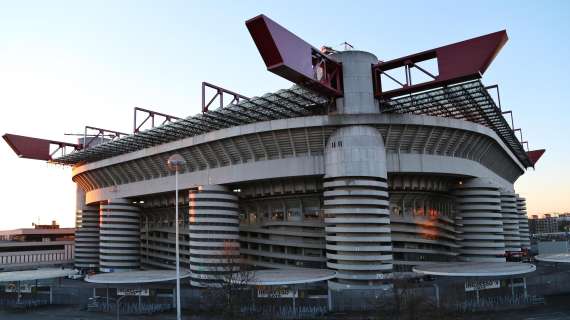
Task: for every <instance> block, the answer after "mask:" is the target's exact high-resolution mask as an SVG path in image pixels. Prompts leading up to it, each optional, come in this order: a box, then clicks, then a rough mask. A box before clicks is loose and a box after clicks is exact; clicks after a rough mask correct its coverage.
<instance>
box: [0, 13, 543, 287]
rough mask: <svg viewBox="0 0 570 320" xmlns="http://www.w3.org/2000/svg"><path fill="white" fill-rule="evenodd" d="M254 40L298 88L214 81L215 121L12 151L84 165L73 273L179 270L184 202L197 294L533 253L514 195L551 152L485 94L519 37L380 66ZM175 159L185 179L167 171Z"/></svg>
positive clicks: (185, 256) (261, 23)
mask: <svg viewBox="0 0 570 320" xmlns="http://www.w3.org/2000/svg"><path fill="white" fill-rule="evenodd" d="M246 26H247V28H248V30H249V32H250V34H251V36H252V38H253V41H254V43H255V45H256V46H257V48H258V50H259V52H260V55H261V57H262V60H263V62H264V63H265V65H266V66H267V69H268V70H269V71H271V72H273V73H275V74H276V75H278V76H281V77H284V78H285V79H288V80H290V81H292V82H293V83H294V85H293V86H292V87H290V88H288V89H282V90H279V91H276V92H271V93H266V94H263V95H261V96H259V97H252V98H248V97H245V96H243V95H240V94H238V93H235V92H233V91H230V90H227V89H224V88H221V87H217V86H214V85H212V84H209V83H203V97H202V109H203V110H202V111H203V112H202V113H201V114H198V115H196V116H191V117H187V118H177V117H173V116H170V115H167V114H163V113H159V112H155V111H151V110H146V109H140V108H136V109H135V119H134V130H133V133H132V134H124V133H121V132H117V131H112V130H105V129H100V128H94V127H86V128H85V134H84V136H83V137H82V138H80V139H79V142H78V143H68V142H60V141H51V140H45V139H39V138H31V137H24V136H17V135H12V134H5V135H4V136H3V137H4V139H5V140H6V142H7V143H8V144H9V145H10V146H11V147H12V149H13V150H14V151H15V152H16V154H18V155H19V156H20V157H24V158H31V159H38V160H44V161H48V162H50V163H56V164H62V165H67V166H71V167H72V179H73V181H74V182H75V183H76V184H77V211H76V221H77V224H76V237H75V257H74V259H75V260H74V261H75V266H76V267H77V268H80V269H84V270H97V271H98V272H125V271H131V270H139V269H152V270H155V269H159V270H160V269H162V270H168V269H174V268H175V261H176V255H175V253H176V248H175V220H174V217H173V212H174V207H175V201H176V199H179V200H178V204H179V205H180V211H179V212H180V223H179V226H180V230H181V234H180V237H179V239H180V261H181V266H182V267H183V268H188V269H189V270H190V280H189V281H190V283H191V284H192V285H196V286H210V285H215V284H216V283H217V282H218V281H219V276H220V274H223V273H224V272H228V270H231V267H230V268H226V267H225V266H224V265H225V264H228V263H230V262H229V261H233V258H236V259H238V258H239V259H240V261H242V262H243V263H245V264H247V265H248V266H249V267H250V268H252V269H299V270H300V269H306V268H309V269H329V270H333V271H335V272H336V274H335V278H333V279H331V280H329V287H330V288H332V289H335V290H343V289H367V288H378V287H382V286H384V285H386V284H389V283H390V281H391V279H392V278H393V277H394V276H395V275H400V274H401V275H406V274H411V273H412V268H413V267H415V266H421V265H425V264H429V263H433V262H455V261H467V262H505V261H507V260H516V259H519V258H520V257H521V256H523V255H525V252H526V251H527V250H528V249H529V247H530V241H529V230H528V222H527V216H526V203H525V198H524V197H523V196H522V195H519V194H517V191H516V190H515V189H514V183H515V181H516V180H517V179H518V178H519V177H520V176H521V175H522V174H524V173H525V171H526V170H527V169H528V168H534V165H535V163H536V162H537V161H538V159H539V158H540V156H541V155H542V154H543V153H544V150H542V149H541V150H529V147H528V142H526V141H524V140H523V137H522V130H521V129H520V128H516V127H515V125H514V121H513V114H512V112H511V111H508V110H503V109H502V108H501V104H500V99H499V96H498V86H496V85H495V86H486V85H484V84H483V81H482V75H483V73H484V72H485V71H486V70H487V68H488V67H489V66H490V64H491V63H492V61H493V59H494V57H495V56H496V55H497V54H498V53H499V51H500V49H501V48H502V47H503V46H504V45H505V43H506V42H507V39H508V37H507V34H506V31H499V32H495V33H491V34H488V35H484V36H481V37H477V38H473V39H469V40H465V41H462V42H458V43H454V44H450V45H446V46H443V47H439V48H436V49H430V50H427V51H424V52H420V53H416V54H412V55H409V56H406V57H401V58H397V59H393V60H389V61H379V60H378V58H377V57H376V56H375V55H374V54H372V53H369V52H364V51H358V50H352V49H350V48H347V50H344V51H336V50H332V49H331V48H327V47H323V48H322V49H320V50H319V49H316V48H315V47H313V46H311V45H310V44H308V43H306V42H305V41H304V40H302V39H301V38H299V37H298V36H296V35H294V34H293V33H291V32H289V31H288V30H287V29H285V28H283V27H282V26H280V25H279V24H277V23H276V22H274V21H272V20H271V19H269V18H268V17H266V16H264V15H260V16H257V17H255V18H252V19H250V20H248V21H247V22H246ZM212 90H213V91H214V92H215V94H214V95H213V97H206V93H207V92H208V91H210V92H211V91H212ZM224 97H225V98H226V100H225V102H224ZM228 97H229V100H228ZM217 102H219V107H217V108H215V109H214V108H213V106H214V105H215V104H216V103H217ZM228 102H229V103H228ZM141 114H144V117H142V118H141V116H140V115H141ZM137 115H138V116H139V117H138V119H137ZM506 117H510V118H506ZM155 118H156V119H161V120H162V121H163V122H162V124H160V125H156V126H155ZM157 121H158V120H157ZM151 123H152V124H151ZM159 123H160V121H159ZM143 124H144V125H146V126H149V125H150V128H149V127H147V128H146V129H144V130H143V129H142V128H143ZM517 132H518V133H519V134H520V135H517ZM525 146H526V148H525ZM176 154H177V155H180V156H181V157H182V158H183V160H184V163H185V164H184V165H183V166H182V167H181V168H180V170H179V171H173V170H169V168H168V166H167V160H168V159H169V157H171V156H173V155H176ZM175 175H176V183H175ZM176 191H178V193H177V192H176ZM176 195H178V197H176ZM185 281H186V280H185Z"/></svg>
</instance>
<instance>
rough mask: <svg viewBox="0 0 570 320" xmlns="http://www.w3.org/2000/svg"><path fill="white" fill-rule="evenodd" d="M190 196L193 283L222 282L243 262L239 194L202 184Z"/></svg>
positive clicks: (191, 278) (220, 187) (191, 274)
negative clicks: (241, 260) (240, 239)
mask: <svg viewBox="0 0 570 320" xmlns="http://www.w3.org/2000/svg"><path fill="white" fill-rule="evenodd" d="M188 197H189V201H188V203H189V228H190V283H191V284H192V285H194V286H200V287H215V286H219V285H220V284H221V282H223V281H224V280H225V278H224V277H225V276H226V275H227V274H229V273H231V272H233V271H235V269H236V268H238V267H239V265H240V252H239V211H238V198H237V196H236V195H235V194H234V193H233V192H232V191H231V190H229V189H228V188H227V187H225V186H219V185H205V186H200V187H198V188H197V189H196V190H190V191H189V194H188Z"/></svg>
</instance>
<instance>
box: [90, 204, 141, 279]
mask: <svg viewBox="0 0 570 320" xmlns="http://www.w3.org/2000/svg"><path fill="white" fill-rule="evenodd" d="M100 208H101V211H100V215H101V230H100V241H101V243H100V249H99V269H100V271H101V272H119V271H129V270H137V269H139V266H140V252H139V248H140V209H139V208H138V207H136V206H134V205H132V204H131V203H130V201H128V200H126V199H112V200H109V201H108V202H107V203H106V204H101V206H100Z"/></svg>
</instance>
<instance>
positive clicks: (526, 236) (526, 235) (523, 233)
mask: <svg viewBox="0 0 570 320" xmlns="http://www.w3.org/2000/svg"><path fill="white" fill-rule="evenodd" d="M516 199H517V213H518V217H519V230H520V239H521V247H522V249H525V250H530V230H529V227H528V216H527V214H526V199H525V198H522V197H520V196H519V195H518V194H517V195H516Z"/></svg>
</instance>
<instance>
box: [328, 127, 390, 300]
mask: <svg viewBox="0 0 570 320" xmlns="http://www.w3.org/2000/svg"><path fill="white" fill-rule="evenodd" d="M325 172H326V174H325V177H324V184H323V186H324V212H325V231H326V236H325V237H326V250H327V266H328V267H329V268H330V269H333V270H336V271H337V272H338V276H337V278H336V279H334V280H332V281H330V282H329V287H331V288H332V289H335V290H340V289H373V288H378V287H380V286H382V285H384V284H385V283H386V279H388V278H390V276H391V272H392V242H391V236H390V213H389V210H388V208H389V203H388V184H387V181H386V176H387V174H386V153H385V149H384V142H383V140H382V136H381V135H380V133H379V132H378V131H377V130H376V129H375V128H373V127H370V126H349V127H342V128H340V129H338V130H337V131H335V132H334V133H333V134H332V135H331V137H330V138H329V141H328V142H327V146H326V152H325Z"/></svg>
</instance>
